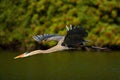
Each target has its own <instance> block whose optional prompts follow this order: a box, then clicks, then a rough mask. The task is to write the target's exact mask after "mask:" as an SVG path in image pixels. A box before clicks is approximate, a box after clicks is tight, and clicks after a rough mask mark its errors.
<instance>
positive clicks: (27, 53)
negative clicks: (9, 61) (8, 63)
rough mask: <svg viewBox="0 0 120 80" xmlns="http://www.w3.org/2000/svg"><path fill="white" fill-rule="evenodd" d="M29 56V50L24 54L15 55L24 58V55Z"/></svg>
mask: <svg viewBox="0 0 120 80" xmlns="http://www.w3.org/2000/svg"><path fill="white" fill-rule="evenodd" d="M27 56H29V52H25V53H23V54H20V55H18V56H16V57H14V59H18V58H24V57H27Z"/></svg>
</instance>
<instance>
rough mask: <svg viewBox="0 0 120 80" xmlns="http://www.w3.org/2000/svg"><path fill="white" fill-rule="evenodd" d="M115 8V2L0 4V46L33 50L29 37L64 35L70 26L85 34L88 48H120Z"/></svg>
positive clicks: (7, 0)
mask: <svg viewBox="0 0 120 80" xmlns="http://www.w3.org/2000/svg"><path fill="white" fill-rule="evenodd" d="M119 4H120V1H119V0H2V1H0V46H1V47H5V46H7V48H10V47H14V48H20V49H25V48H26V47H29V48H33V47H34V46H35V42H34V40H33V39H32V38H31V37H32V36H33V35H36V34H43V33H57V34H61V35H64V34H66V29H65V26H66V25H70V24H74V25H83V26H84V27H85V28H86V29H87V30H88V32H89V35H88V37H87V39H89V40H91V41H93V42H91V43H89V44H88V45H91V44H95V45H97V46H104V45H110V46H112V45H117V46H120V5H119ZM45 45H46V44H45ZM51 45H53V42H52V43H50V46H51ZM47 46H48V45H47Z"/></svg>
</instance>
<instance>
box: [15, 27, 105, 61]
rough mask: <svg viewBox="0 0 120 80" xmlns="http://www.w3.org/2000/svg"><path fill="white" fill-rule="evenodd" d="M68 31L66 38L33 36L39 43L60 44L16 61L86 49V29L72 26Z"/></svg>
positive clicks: (50, 35)
mask: <svg viewBox="0 0 120 80" xmlns="http://www.w3.org/2000/svg"><path fill="white" fill-rule="evenodd" d="M66 30H67V34H66V35H65V36H62V35H58V34H43V35H36V36H33V39H34V40H35V41H37V42H41V41H50V40H55V41H58V43H57V45H56V46H54V47H52V48H49V49H47V50H34V51H30V52H25V53H23V54H21V55H18V56H16V57H15V58H14V59H17V58H24V57H28V56H32V55H36V54H41V53H43V54H45V53H52V52H56V51H62V50H69V49H77V48H80V47H86V46H85V43H86V42H88V41H87V40H85V37H87V36H88V32H87V31H86V30H85V29H84V27H82V26H73V25H70V27H68V26H66ZM91 48H95V49H104V48H100V47H95V46H92V47H91Z"/></svg>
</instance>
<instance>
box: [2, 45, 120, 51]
mask: <svg viewBox="0 0 120 80" xmlns="http://www.w3.org/2000/svg"><path fill="white" fill-rule="evenodd" d="M103 47H105V48H107V49H108V50H110V51H120V45H104V46H103ZM48 48H50V46H43V45H41V46H40V45H37V46H35V47H30V51H31V50H36V49H42V50H46V49H48ZM0 50H11V51H21V50H24V51H25V50H28V51H29V49H28V48H26V47H25V46H23V47H21V46H20V45H17V46H15V45H13V44H10V45H0Z"/></svg>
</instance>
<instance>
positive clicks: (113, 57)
mask: <svg viewBox="0 0 120 80" xmlns="http://www.w3.org/2000/svg"><path fill="white" fill-rule="evenodd" d="M18 54H19V53H18V52H11V51H1V52H0V80H120V52H110V51H109V52H81V51H62V52H57V53H51V54H41V55H35V56H31V57H28V58H24V59H16V60H14V59H13V57H15V56H17V55H18Z"/></svg>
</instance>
